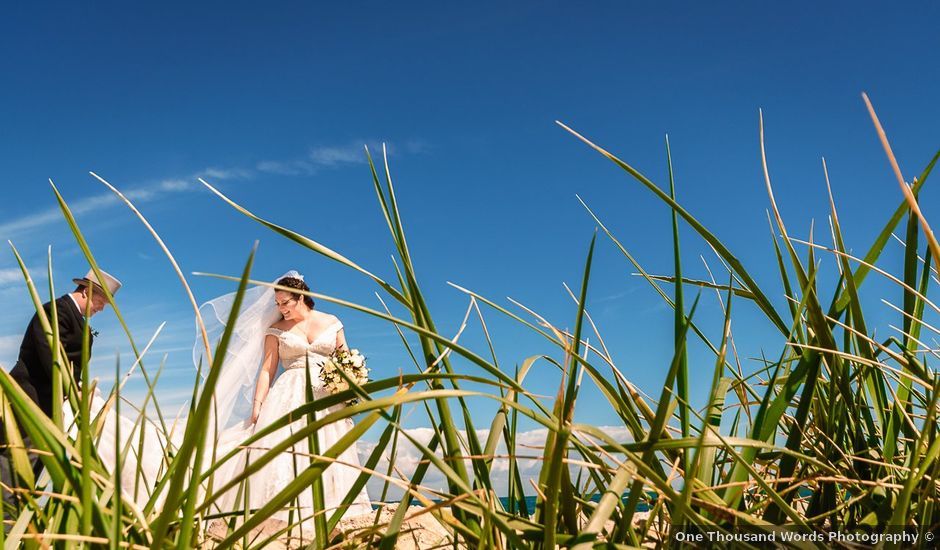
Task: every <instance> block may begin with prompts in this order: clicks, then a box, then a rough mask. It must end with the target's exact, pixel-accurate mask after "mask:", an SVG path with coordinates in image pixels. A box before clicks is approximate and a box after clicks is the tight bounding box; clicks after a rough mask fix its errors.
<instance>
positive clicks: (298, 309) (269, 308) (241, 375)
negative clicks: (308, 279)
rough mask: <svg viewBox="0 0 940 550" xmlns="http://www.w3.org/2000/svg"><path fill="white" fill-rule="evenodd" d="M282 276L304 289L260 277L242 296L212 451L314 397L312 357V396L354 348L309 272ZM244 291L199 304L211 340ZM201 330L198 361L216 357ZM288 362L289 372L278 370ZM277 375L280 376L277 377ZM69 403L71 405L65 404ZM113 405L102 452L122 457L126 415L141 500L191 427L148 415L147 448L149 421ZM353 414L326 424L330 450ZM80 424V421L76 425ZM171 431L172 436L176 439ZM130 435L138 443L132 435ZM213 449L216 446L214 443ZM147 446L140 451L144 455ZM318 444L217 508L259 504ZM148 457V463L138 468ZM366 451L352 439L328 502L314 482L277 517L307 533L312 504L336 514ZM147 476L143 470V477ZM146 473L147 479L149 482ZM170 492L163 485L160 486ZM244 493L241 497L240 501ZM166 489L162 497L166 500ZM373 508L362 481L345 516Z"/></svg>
mask: <svg viewBox="0 0 940 550" xmlns="http://www.w3.org/2000/svg"><path fill="white" fill-rule="evenodd" d="M275 284H276V285H277V286H281V287H285V288H289V289H293V290H296V291H298V292H288V291H282V290H277V291H275V289H273V288H271V287H267V286H257V287H253V288H251V289H249V290H248V291H246V292H245V294H244V296H243V300H242V302H243V307H242V308H241V310H240V312H239V314H238V316H237V320H236V321H235V326H234V327H233V331H232V335H231V339H230V343H229V346H228V348H227V349H226V351H225V357H224V359H223V361H222V366H221V372H220V375H219V380H218V383H217V386H216V388H215V391H214V392H213V400H214V408H213V413H214V418H213V419H211V420H210V426H216V427H217V428H218V430H219V431H218V432H217V436H216V437H211V436H210V437H209V438H207V439H208V440H209V441H211V442H213V443H209V445H210V446H212V445H213V444H214V446H215V448H214V449H209V451H210V452H208V453H207V456H212V455H213V454H214V455H215V456H217V457H221V456H223V455H224V454H225V453H227V452H228V451H230V450H231V449H233V448H235V447H237V446H239V444H241V442H242V441H244V440H245V439H246V438H247V437H250V436H251V435H253V434H254V433H255V432H256V431H260V430H262V429H264V428H266V427H267V426H269V425H271V424H272V423H273V422H275V421H277V420H278V419H279V418H282V417H283V416H285V415H286V414H288V413H289V412H291V411H293V410H295V409H296V408H298V407H300V406H301V405H303V404H305V403H306V402H307V389H308V388H307V380H308V375H307V368H306V367H307V365H308V364H309V365H310V375H309V379H310V381H311V386H312V388H310V389H311V390H312V391H311V393H312V395H313V399H314V400H316V399H319V398H323V397H326V396H327V395H329V392H328V391H327V390H326V389H324V388H323V383H322V381H321V380H320V366H321V365H322V364H323V363H324V362H325V361H326V360H328V358H329V356H330V354H332V353H333V351H335V350H337V349H343V348H347V344H346V337H345V334H344V331H343V324H342V323H341V322H340V321H339V319H337V318H336V317H335V316H333V315H329V314H327V313H323V312H320V311H318V310H315V309H314V302H313V299H312V298H310V297H309V296H305V295H304V294H301V292H309V290H310V289H309V287H308V286H307V284H306V283H305V282H304V280H303V276H302V275H300V274H299V273H298V272H296V271H290V272H288V273H286V274H285V275H284V276H282V277H280V278H278V280H277V281H276V283H275ZM234 300H235V294H234V293H232V294H227V295H225V296H221V297H219V298H216V299H214V300H211V301H209V302H207V303H206V304H204V305H203V306H201V307H200V313H201V316H202V318H203V320H204V323H205V326H206V331H207V333H208V336H209V338H210V341H212V342H216V341H218V338H219V337H220V336H221V334H222V332H223V331H224V330H225V326H226V323H227V322H229V317H230V314H231V310H232V306H233V304H234ZM201 342H202V339H201V338H197V344H196V346H195V347H194V350H193V360H194V364H196V365H207V364H209V363H208V361H207V359H206V357H205V349H204V347H203V346H202V345H201ZM278 364H280V365H281V366H282V367H283V369H284V370H283V372H282V374H281V375H280V376H276V373H277V367H278ZM272 382H273V384H272ZM103 404H104V402H103V400H102V399H101V398H100V395H96V396H95V399H94V400H93V402H92V406H91V409H92V410H91V413H92V415H93V416H94V415H97V414H98V411H99V410H101V407H102V405H103ZM342 407H343V405H342V404H339V405H334V406H332V407H329V408H328V409H325V410H321V411H317V412H316V418H317V419H320V418H323V417H324V416H326V415H328V414H330V413H332V412H334V411H336V410H339V409H341V408H342ZM66 409H68V408H67V407H66ZM69 413H71V411H70V410H67V413H66V426H68V425H69V424H71V420H72V418H71V417H72V415H71V414H69ZM115 416H116V415H115V412H114V409H113V408H112V409H111V410H110V411H109V413H108V415H107V417H106V418H105V425H104V428H103V430H102V432H101V439H100V441H99V444H98V452H99V456H100V457H101V459H102V462H104V463H105V465H106V466H107V467H109V468H112V469H113V467H114V465H115V464H116V461H115V460H114V458H115V456H114V443H113V441H114V435H115V427H114V424H115V422H116V421H117V422H120V424H121V431H120V436H121V440H122V443H123V444H124V445H125V446H127V447H129V449H128V451H129V452H128V456H126V457H122V458H123V461H122V469H121V470H122V471H121V486H122V490H123V492H124V493H125V494H126V495H128V496H130V497H131V498H133V499H134V500H135V501H136V502H137V504H138V505H139V506H140V507H143V505H144V504H145V503H146V502H147V500H148V499H149V497H150V493H151V491H152V489H153V487H154V486H155V485H156V482H157V481H158V480H159V478H160V476H161V475H165V471H166V466H167V464H166V463H165V460H164V457H165V455H166V449H167V447H169V446H178V444H179V441H178V440H177V439H178V436H179V435H180V434H181V433H182V432H183V431H184V430H183V429H182V428H179V427H177V428H176V429H175V430H173V433H174V434H176V436H177V437H173V436H171V437H169V438H168V437H165V436H161V435H160V434H158V433H157V432H158V431H159V430H158V429H157V428H156V427H155V425H153V423H152V422H150V421H145V422H144V424H143V426H144V430H145V434H144V436H143V437H142V438H141V439H142V440H143V441H144V444H143V448H142V450H143V452H139V451H140V449H139V448H138V447H137V443H136V441H138V437H140V434H139V431H138V430H139V428H140V425H139V424H137V423H134V422H132V421H131V420H130V419H127V418H125V417H124V416H123V415H121V417H120V418H117V419H115ZM306 423H307V421H306V417H305V416H304V417H301V418H300V419H299V420H296V421H294V422H292V423H291V424H289V425H285V426H283V427H281V428H279V429H277V430H275V431H273V432H272V433H269V434H267V435H265V436H263V437H262V438H261V439H259V440H258V441H255V442H254V443H253V444H251V445H250V448H248V449H246V450H245V451H244V452H243V453H240V454H239V455H238V456H237V458H236V459H233V460H229V461H227V462H226V463H225V464H224V465H223V466H222V467H221V468H219V469H218V470H217V471H216V473H215V474H214V480H213V485H214V487H216V488H220V487H222V486H223V485H224V484H225V483H227V482H228V481H230V480H231V479H233V478H234V476H236V475H238V474H239V473H241V471H242V469H243V468H245V467H246V466H249V465H251V464H252V463H253V462H254V461H255V460H257V459H258V458H259V457H260V456H261V455H263V454H265V453H266V452H267V451H268V450H270V449H271V448H273V447H274V446H276V445H278V444H279V443H281V442H283V441H284V440H285V439H287V438H288V437H290V435H291V434H292V433H294V432H296V431H298V430H300V429H303V428H304V426H306ZM351 429H352V421H351V420H350V419H348V418H347V419H343V420H340V421H337V422H333V423H331V424H329V425H327V426H324V427H322V428H320V429H319V430H318V431H317V438H318V442H319V448H320V450H321V451H325V450H327V449H329V448H330V447H331V446H332V445H333V444H334V443H336V442H337V441H338V440H339V439H340V438H341V437H343V436H344V435H345V434H346V433H348V432H349V430H351ZM72 431H73V432H74V428H73V430H72ZM168 440H171V441H172V442H173V444H175V445H173V444H170V443H169V442H168ZM128 441H130V442H132V443H133V444H132V445H127V443H128ZM213 451H214V453H213ZM136 455H140V456H136ZM309 455H310V450H309V445H308V443H307V441H306V439H304V440H302V441H301V442H299V443H297V444H295V445H293V447H292V448H289V449H287V450H286V451H284V452H283V453H280V454H279V455H277V456H276V457H275V458H274V459H273V460H271V461H270V462H268V463H267V464H266V465H264V466H263V467H262V468H261V469H260V470H259V471H257V472H255V473H254V474H252V475H251V476H250V477H249V478H248V480H247V483H245V484H244V485H245V486H244V487H242V490H241V491H236V490H235V489H232V490H231V491H229V492H228V493H226V495H225V496H224V497H223V498H222V499H221V500H220V501H217V503H216V506H215V508H216V511H219V512H236V511H237V512H241V511H243V510H249V509H250V510H257V509H258V508H261V507H262V506H264V505H265V504H267V503H268V502H269V501H270V500H271V498H272V497H273V496H274V495H276V494H278V493H279V492H280V491H281V490H282V489H284V488H285V487H286V486H287V485H288V484H289V483H290V482H291V481H292V480H293V479H295V477H296V474H297V473H298V472H301V471H303V470H305V469H307V468H308V467H309V466H310V465H311V459H310V456H309ZM138 463H139V468H138ZM358 467H359V457H358V455H357V452H356V445H355V444H353V445H351V446H349V447H348V448H347V449H346V450H345V451H344V452H343V453H342V454H340V455H339V456H338V457H337V459H336V462H335V463H333V464H331V465H330V466H329V467H327V468H326V470H325V471H324V472H323V474H322V478H321V479H322V483H321V485H322V487H323V493H324V510H314V507H313V498H312V495H311V491H309V490H307V489H305V490H303V491H301V492H300V494H298V495H297V497H296V498H295V499H294V500H293V501H291V503H290V505H289V507H288V509H284V510H280V511H278V512H276V513H275V514H274V515H273V516H271V517H273V518H274V519H279V520H283V521H286V522H289V523H298V522H299V523H300V527H301V531H302V534H303V535H304V537H305V538H306V537H307V532H312V531H313V528H312V525H313V514H314V513H315V512H316V513H325V514H326V515H327V517H329V516H330V515H332V514H333V512H335V511H336V510H337V509H339V507H340V506H342V503H343V500H344V499H345V498H346V496H347V493H349V492H350V490H351V489H352V487H353V485H354V484H355V481H356V479H357V477H358V476H359V473H360V471H359V469H358ZM138 476H142V477H143V480H140V479H138ZM141 481H142V483H141ZM161 496H162V495H161ZM236 496H238V498H237V500H238V502H233V501H235V500H236V498H235V497H236ZM160 501H162V498H159V499H158V502H160ZM371 512H372V505H371V503H370V501H369V497H368V494H367V492H366V490H365V488H364V487H363V489H362V490H361V491H359V492H358V494H357V495H356V496H355V498H354V499H353V500H352V503H351V504H350V505H349V506H348V507H347V508H346V509H345V510H344V511H343V517H353V516H357V515H361V514H367V513H371Z"/></svg>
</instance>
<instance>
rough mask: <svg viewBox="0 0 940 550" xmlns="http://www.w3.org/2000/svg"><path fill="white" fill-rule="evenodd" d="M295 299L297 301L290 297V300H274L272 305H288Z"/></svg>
mask: <svg viewBox="0 0 940 550" xmlns="http://www.w3.org/2000/svg"><path fill="white" fill-rule="evenodd" d="M296 301H297V298H291V299H290V300H284V301H283V302H278V301H277V300H274V305H275V306H277V307H287V306H289V305H290V303H291V302H296Z"/></svg>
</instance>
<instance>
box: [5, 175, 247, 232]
mask: <svg viewBox="0 0 940 550" xmlns="http://www.w3.org/2000/svg"><path fill="white" fill-rule="evenodd" d="M198 177H209V178H212V179H215V180H226V179H244V178H250V177H251V172H250V171H248V170H244V169H238V168H236V169H220V168H207V169H205V170H201V171H199V172H197V173H195V174H193V175H192V176H190V177H187V178H167V179H164V180H160V181H158V182H156V183H151V184H148V185H139V186H136V187H130V188H126V189H122V188H121V187H120V186H117V187H118V188H119V189H121V192H122V193H123V194H124V196H126V197H127V198H128V199H130V200H131V201H133V202H135V203H137V204H140V203H144V202H149V201H153V200H157V199H160V198H163V197H166V196H169V195H172V194H176V193H182V192H187V191H191V190H194V189H197V188H198V185H197V181H196V179H197V178H198ZM105 179H107V178H105ZM112 183H114V182H112ZM68 204H69V209H70V210H71V211H72V214H73V215H75V216H82V215H84V214H88V213H90V212H101V211H102V210H104V209H106V208H110V207H113V206H117V205H118V204H120V199H119V198H118V197H117V195H115V194H113V193H111V192H110V191H108V192H106V193H101V194H98V195H93V196H90V197H85V198H82V199H78V200H74V201H69V203H68ZM61 220H62V211H61V210H60V209H59V208H58V207H52V208H47V209H45V210H41V211H39V212H35V213H32V214H29V215H27V216H23V217H20V218H17V219H14V220H11V221H8V222H6V223H2V224H0V238H3V239H9V238H12V237H14V236H16V235H22V234H23V233H28V232H30V231H34V230H37V229H40V228H42V227H44V226H47V225H50V224H53V223H58V222H61Z"/></svg>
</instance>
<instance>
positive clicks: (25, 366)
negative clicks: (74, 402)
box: [10, 294, 94, 416]
mask: <svg viewBox="0 0 940 550" xmlns="http://www.w3.org/2000/svg"><path fill="white" fill-rule="evenodd" d="M55 304H56V312H57V314H58V320H59V342H60V343H61V346H62V349H64V350H65V354H66V356H68V359H69V361H70V362H71V363H72V372H73V374H74V376H75V380H76V381H79V380H81V364H82V330H83V329H84V327H85V317H84V315H82V312H80V311H79V310H78V306H76V305H75V301H74V300H72V298H71V297H70V296H69V295H68V294H66V295H64V296H62V297H60V298H58V299H57V300H56V301H55ZM42 307H43V309H45V310H46V315H47V316H48V317H49V319H50V320H51V318H52V313H51V304H50V303H46V304H44V305H43V306H42ZM89 339H90V341H91V340H94V336H93V335H89ZM88 351H89V356H90V354H91V344H90V342H89V348H88ZM10 375H11V376H12V377H13V379H14V380H16V381H17V383H19V385H20V386H21V387H22V388H23V390H24V391H25V392H26V393H27V394H28V395H29V396H30V398H32V400H33V401H35V402H36V404H38V405H39V408H41V409H42V410H43V412H45V413H46V414H47V415H49V416H51V415H52V400H53V395H52V351H51V350H50V349H49V342H48V340H47V339H46V333H45V331H43V329H42V324H41V323H40V322H39V315H38V314H36V315H33V319H32V320H31V321H30V322H29V326H28V327H26V334H25V335H23V343H22V344H21V345H20V355H19V359H17V361H16V365H14V366H13V369H12V370H11V371H10ZM55 398H56V399H62V396H61V395H60V396H56V397H55Z"/></svg>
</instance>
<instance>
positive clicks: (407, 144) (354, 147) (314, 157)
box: [255, 139, 431, 176]
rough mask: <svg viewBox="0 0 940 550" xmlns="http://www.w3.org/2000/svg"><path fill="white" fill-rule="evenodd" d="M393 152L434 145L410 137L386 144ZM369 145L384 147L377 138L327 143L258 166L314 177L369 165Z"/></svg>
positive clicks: (268, 170) (419, 150)
mask: <svg viewBox="0 0 940 550" xmlns="http://www.w3.org/2000/svg"><path fill="white" fill-rule="evenodd" d="M386 146H387V148H388V151H389V153H390V154H406V155H418V154H423V153H427V152H428V151H429V150H430V149H431V147H430V145H429V144H428V142H426V141H424V140H421V139H410V140H407V141H404V142H402V143H400V144H398V143H394V144H393V143H387V144H386ZM365 147H368V148H369V150H370V151H372V153H373V154H375V153H376V152H378V151H381V150H382V142H381V141H380V140H376V139H359V140H352V141H350V142H349V143H348V144H345V145H323V146H318V147H314V148H312V149H311V150H310V151H309V152H308V153H307V155H306V156H304V157H302V158H297V159H291V160H264V161H261V162H259V163H258V164H257V165H256V166H255V168H256V169H257V170H258V171H259V172H263V173H266V174H274V175H277V176H311V175H314V174H316V173H317V172H319V171H320V170H323V169H335V168H340V167H343V166H348V165H354V164H365V163H366V154H365Z"/></svg>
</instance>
